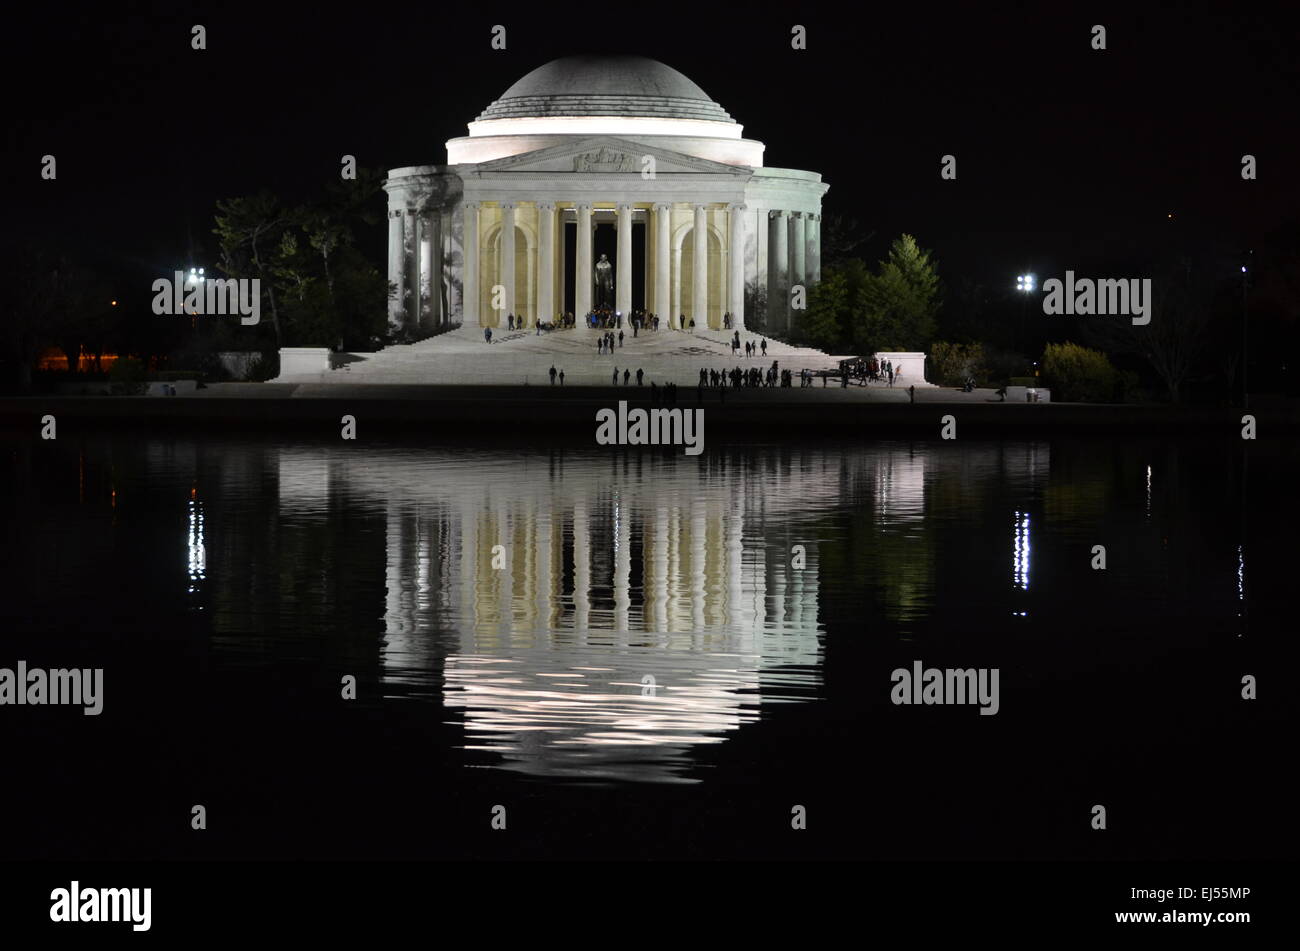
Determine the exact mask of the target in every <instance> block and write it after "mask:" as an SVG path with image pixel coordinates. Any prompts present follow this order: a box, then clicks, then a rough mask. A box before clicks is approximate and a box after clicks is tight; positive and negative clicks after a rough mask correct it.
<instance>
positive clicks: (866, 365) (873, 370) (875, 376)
mask: <svg viewBox="0 0 1300 951" xmlns="http://www.w3.org/2000/svg"><path fill="white" fill-rule="evenodd" d="M902 375H903V368H902V364H899V365H898V366H897V367H896V366H894V364H893V363H892V362H891V361H889V360H879V359H877V358H876V357H872V358H871V359H870V360H866V359H861V358H859V359H857V360H845V361H843V362H842V363H841V364H840V377H841V379H842V383H841V385H842V386H848V384H849V382H851V381H856V382H858V383H859V384H865V383H885V384H888V385H889V386H893V385H894V384H895V383H897V382H898V380H899V379H900V378H901V377H902Z"/></svg>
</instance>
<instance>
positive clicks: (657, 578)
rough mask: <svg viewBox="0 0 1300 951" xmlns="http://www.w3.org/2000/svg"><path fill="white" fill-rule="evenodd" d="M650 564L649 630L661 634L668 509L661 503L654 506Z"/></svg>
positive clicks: (664, 625)
mask: <svg viewBox="0 0 1300 951" xmlns="http://www.w3.org/2000/svg"><path fill="white" fill-rule="evenodd" d="M651 556H652V557H651V559H650V564H652V565H653V566H654V588H653V595H654V599H653V602H652V605H653V606H652V609H651V612H650V613H651V623H650V626H651V629H652V630H654V631H657V632H659V633H661V634H664V633H667V631H668V508H667V506H665V505H664V504H663V503H662V502H660V503H658V504H657V505H655V528H654V540H653V542H652V547H651Z"/></svg>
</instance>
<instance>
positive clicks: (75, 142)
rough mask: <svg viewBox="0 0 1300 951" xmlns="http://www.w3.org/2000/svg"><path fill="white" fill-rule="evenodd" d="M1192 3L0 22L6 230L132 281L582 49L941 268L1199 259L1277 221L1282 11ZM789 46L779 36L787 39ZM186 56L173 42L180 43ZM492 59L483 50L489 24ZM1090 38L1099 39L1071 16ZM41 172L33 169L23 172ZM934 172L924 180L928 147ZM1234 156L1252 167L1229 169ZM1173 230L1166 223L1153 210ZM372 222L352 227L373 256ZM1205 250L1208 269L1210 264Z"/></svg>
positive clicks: (302, 8)
mask: <svg viewBox="0 0 1300 951" xmlns="http://www.w3.org/2000/svg"><path fill="white" fill-rule="evenodd" d="M1283 16H1284V15H1283V14H1280V13H1277V14H1267V13H1261V12H1258V11H1254V12H1252V11H1250V10H1243V9H1242V8H1239V7H1234V8H1231V9H1228V8H1224V9H1222V10H1216V9H1213V8H1209V7H1205V6H1203V5H1200V4H1191V5H1188V4H1178V5H1151V6H1146V5H1143V6H1141V7H1136V8H1135V7H1133V6H1131V5H1116V6H1109V7H1108V6H1106V5H1099V4H1086V5H1083V4H1076V5H1060V4H1054V5H1052V6H1051V8H1050V9H1043V8H1037V7H1030V6H1021V5H1014V4H1001V5H997V4H995V5H988V4H981V5H979V6H978V7H977V8H970V9H955V8H946V7H938V8H936V7H933V6H930V5H908V6H906V7H904V8H902V9H900V8H898V7H897V6H889V7H881V6H875V5H873V6H872V7H871V8H870V9H869V10H868V9H867V8H865V7H864V8H861V9H849V8H846V7H844V6H842V5H839V4H834V5H832V4H825V5H823V4H799V5H797V6H796V7H776V8H772V9H765V8H763V7H761V6H753V5H745V6H743V7H737V6H735V5H730V4H729V5H723V6H719V7H706V6H704V5H700V4H694V5H670V4H653V5H648V6H642V5H640V4H633V3H606V4H597V5H573V6H571V7H570V6H565V5H554V4H548V5H545V6H544V9H542V10H541V11H540V12H539V10H538V7H537V5H531V4H530V5H518V6H512V5H509V4H494V5H493V6H492V7H491V8H490V9H486V8H482V7H479V6H477V5H464V6H461V7H458V5H454V4H436V5H435V4H419V5H416V4H409V5H401V4H386V5H384V6H382V7H366V6H348V7H334V6H327V5H289V4H286V5H275V6H274V7H272V6H270V5H259V6H236V5H231V4H223V3H204V4H201V5H189V4H150V3H127V4H116V5H114V6H112V7H111V8H110V7H102V8H96V9H95V10H93V11H91V10H82V11H78V10H77V9H76V8H75V7H74V8H68V7H66V6H65V5H58V6H55V5H44V6H37V7H28V8H27V9H26V10H25V11H23V12H20V13H16V14H15V13H12V12H11V13H9V14H8V21H7V24H6V30H5V31H4V34H3V36H0V44H3V56H2V58H0V64H2V65H0V69H3V82H4V85H5V88H6V89H7V91H8V95H7V97H6V99H7V102H6V110H5V111H6V117H5V118H6V121H5V125H6V139H7V142H6V149H5V155H4V163H5V168H4V171H5V180H6V181H8V182H10V183H11V188H10V189H9V195H8V198H9V203H8V204H9V207H8V208H7V214H6V219H7V223H6V228H7V229H8V230H11V234H10V235H9V237H19V236H24V235H25V236H30V237H32V238H49V239H57V240H58V242H59V243H60V244H62V245H64V246H65V247H70V246H74V247H76V249H77V250H78V251H81V252H82V253H88V254H93V255H94V256H95V257H97V258H98V259H99V260H100V261H101V262H102V263H103V264H106V265H109V266H110V268H109V269H110V270H113V269H115V267H120V268H132V269H138V270H139V271H140V272H143V273H147V274H148V275H151V276H156V275H157V274H159V273H168V272H169V271H170V270H171V269H173V268H174V267H178V266H181V265H182V264H184V262H185V260H186V259H187V257H188V253H187V247H188V243H189V241H190V239H191V235H192V238H193V240H194V241H195V242H196V243H197V248H196V254H197V256H198V257H199V259H200V260H208V261H212V260H213V259H214V252H215V242H214V241H213V239H212V236H211V234H210V231H211V214H212V209H213V202H214V201H215V200H216V199H218V198H221V197H228V196H234V195H242V194H247V193H250V192H253V191H255V190H257V189H259V188H261V187H263V186H266V187H270V188H272V189H274V190H277V191H279V192H281V193H283V194H285V195H287V196H292V195H294V194H295V193H301V192H310V191H316V190H318V189H319V188H320V187H321V186H322V185H323V184H324V183H325V182H327V181H330V180H333V179H335V177H336V176H337V175H338V169H339V160H340V156H342V155H344V154H353V155H356V156H357V157H358V160H359V162H360V163H361V164H363V165H368V166H372V167H377V168H380V169H387V168H393V167H400V166H405V165H416V164H431V163H442V162H445V161H446V150H445V142H446V140H447V139H449V138H452V137H455V136H461V135H465V134H466V123H468V122H469V121H471V120H473V119H474V118H476V117H477V115H478V114H479V112H481V111H482V110H483V109H484V108H485V107H486V106H487V105H488V104H489V103H490V102H492V101H493V100H494V99H495V98H496V97H498V96H499V95H501V93H503V92H504V91H505V90H506V89H507V88H508V87H509V86H510V85H511V84H512V83H513V82H515V80H517V79H518V78H520V77H521V76H523V75H524V74H525V73H527V72H528V71H529V70H531V69H533V68H535V67H536V66H539V65H541V64H542V63H545V62H547V61H549V60H551V59H553V58H556V57H558V56H563V55H568V54H572V53H581V52H630V53H638V54H642V55H649V56H652V57H655V58H658V59H661V60H663V61H664V62H666V63H668V64H669V65H671V66H673V67H675V68H677V69H679V70H681V71H682V72H684V73H685V74H686V75H687V76H689V77H690V78H691V79H693V80H694V81H695V82H697V83H698V84H699V85H700V86H701V87H702V88H703V89H704V90H705V92H707V93H708V94H709V95H710V96H711V97H713V98H714V99H715V100H716V101H717V102H719V103H720V104H721V105H722V106H723V108H725V109H726V110H727V111H728V112H729V113H730V114H731V115H732V116H733V118H735V119H736V120H737V121H738V122H740V123H741V124H742V125H743V126H744V130H745V135H746V136H747V137H750V138H756V139H759V140H760V141H763V142H765V143H766V144H767V152H766V164H768V165H770V166H778V167H792V168H803V169H810V170H813V171H817V172H820V173H821V174H822V175H823V178H824V180H825V181H827V182H829V183H830V185H831V190H830V192H829V194H828V195H827V198H826V204H825V209H826V212H827V213H828V214H835V213H840V214H847V215H850V216H852V217H854V218H856V219H857V220H858V221H859V222H860V223H861V224H862V226H863V230H864V231H866V232H869V233H874V238H873V239H872V241H871V242H870V243H869V244H868V246H867V247H866V249H865V252H866V254H865V256H867V257H868V259H874V258H878V257H881V256H883V254H884V252H885V250H886V248H887V244H888V242H889V241H890V240H891V239H892V238H893V237H895V236H896V235H897V234H899V233H900V232H902V231H908V232H911V233H913V234H915V235H916V236H917V237H918V240H919V241H920V243H921V245H922V247H926V248H931V249H933V250H934V251H935V253H936V256H937V259H938V261H939V265H940V274H941V275H942V276H943V278H944V279H945V281H946V282H947V283H948V284H949V285H952V286H955V285H957V284H960V283H961V282H962V281H963V280H967V281H979V282H984V283H986V284H988V285H989V286H991V287H997V288H1002V287H1003V286H1010V285H1011V284H1013V283H1014V276H1015V274H1016V273H1018V272H1020V271H1022V270H1027V269H1030V270H1034V271H1036V272H1037V273H1039V274H1040V275H1050V274H1054V273H1055V274H1059V273H1061V272H1062V271H1064V269H1066V268H1067V267H1085V266H1087V264H1088V263H1089V262H1091V261H1100V260H1105V261H1115V260H1117V259H1118V260H1126V261H1133V262H1137V263H1140V262H1141V261H1143V260H1144V259H1145V257H1146V256H1147V255H1148V253H1149V252H1150V251H1152V249H1155V248H1160V247H1163V246H1164V245H1166V244H1168V243H1170V240H1171V239H1174V240H1175V241H1176V242H1177V243H1180V244H1191V245H1194V246H1195V247H1197V248H1198V249H1200V250H1201V251H1202V252H1204V253H1207V254H1208V253H1211V252H1214V253H1217V254H1218V255H1219V256H1220V257H1221V258H1222V266H1223V268H1224V269H1225V274H1228V273H1230V272H1231V271H1232V270H1235V269H1236V256H1237V255H1238V254H1239V253H1240V252H1241V251H1242V250H1243V249H1245V248H1249V247H1251V246H1252V245H1253V244H1254V243H1256V242H1261V241H1265V240H1267V239H1268V238H1269V236H1270V235H1273V234H1275V233H1276V232H1277V230H1278V229H1279V228H1283V227H1290V228H1294V226H1295V222H1296V217H1297V209H1300V202H1298V201H1297V196H1298V194H1300V185H1297V182H1296V179H1295V175H1294V174H1293V171H1294V169H1296V168H1297V167H1300V141H1298V137H1297V133H1296V122H1295V103H1296V102H1297V101H1298V100H1300V70H1298V69H1297V66H1296V63H1295V58H1294V56H1293V53H1292V51H1293V48H1294V43H1295V39H1296V30H1295V22H1294V20H1287V19H1283V18H1282V17H1283ZM795 22H797V23H800V24H802V25H804V26H806V27H807V29H808V38H809V39H808V43H809V48H808V49H807V50H805V51H794V50H792V49H791V48H790V27H791V25H792V23H795ZM194 23H201V24H203V25H204V26H205V27H207V31H208V48H207V50H205V51H202V52H198V51H194V50H192V49H191V48H190V27H191V25H193V24H194ZM498 23H500V24H502V25H504V26H505V27H506V28H507V42H508V48H507V50H505V51H494V50H492V49H491V48H490V39H491V30H492V27H493V25H494V24H498ZM1096 23H1099V24H1102V25H1105V26H1106V28H1107V46H1108V48H1107V49H1106V50H1105V51H1094V50H1092V49H1091V46H1090V40H1091V27H1092V25H1093V24H1096ZM47 153H49V154H54V155H55V156H57V159H58V172H59V177H58V180H57V182H46V181H42V180H41V179H40V177H39V170H40V158H41V156H42V155H44V154H47ZM946 153H951V154H954V155H956V156H957V171H958V178H957V180H956V181H942V180H941V179H940V177H939V163H940V157H941V156H942V155H944V154H946ZM1245 153H1250V154H1253V155H1255V156H1256V157H1257V159H1258V163H1259V180H1258V181H1255V182H1244V181H1242V179H1241V176H1240V168H1241V166H1240V161H1241V156H1242V155H1243V154H1245ZM1170 214H1172V215H1173V216H1174V217H1173V218H1172V219H1171V218H1169V217H1168V216H1169V215H1170ZM381 231H382V229H376V232H375V234H373V235H372V236H371V238H372V241H373V256H374V260H375V261H377V262H382V260H383V241H384V235H383V234H382V233H381ZM1229 259H1231V260H1229Z"/></svg>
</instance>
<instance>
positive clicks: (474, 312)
mask: <svg viewBox="0 0 1300 951" xmlns="http://www.w3.org/2000/svg"><path fill="white" fill-rule="evenodd" d="M478 207H479V203H478V202H476V201H466V202H462V203H461V209H462V212H463V214H464V216H465V222H464V225H463V226H462V231H463V233H464V237H463V238H462V239H461V240H462V242H463V244H464V248H463V251H464V260H465V265H464V273H463V274H462V275H461V281H463V285H462V286H463V288H464V290H463V292H462V294H461V298H462V301H461V315H460V322H461V326H463V327H477V326H482V321H481V320H479V312H478V309H479V308H478V304H479V300H478V294H479V290H478Z"/></svg>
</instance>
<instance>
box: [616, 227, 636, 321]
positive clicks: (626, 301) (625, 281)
mask: <svg viewBox="0 0 1300 951" xmlns="http://www.w3.org/2000/svg"><path fill="white" fill-rule="evenodd" d="M617 258H618V260H617V264H616V266H617V268H618V273H617V274H615V275H614V280H615V291H614V309H615V310H616V311H618V312H619V313H621V314H629V313H631V312H632V206H631V205H619V206H618V252H617Z"/></svg>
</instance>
